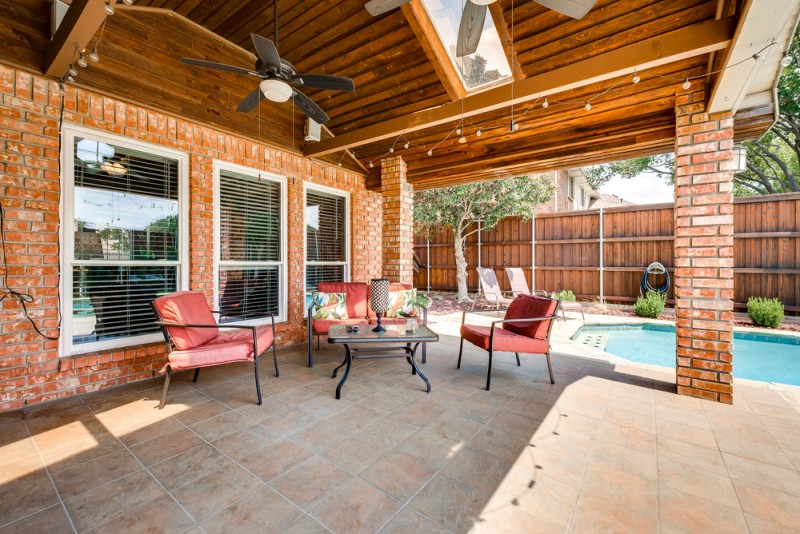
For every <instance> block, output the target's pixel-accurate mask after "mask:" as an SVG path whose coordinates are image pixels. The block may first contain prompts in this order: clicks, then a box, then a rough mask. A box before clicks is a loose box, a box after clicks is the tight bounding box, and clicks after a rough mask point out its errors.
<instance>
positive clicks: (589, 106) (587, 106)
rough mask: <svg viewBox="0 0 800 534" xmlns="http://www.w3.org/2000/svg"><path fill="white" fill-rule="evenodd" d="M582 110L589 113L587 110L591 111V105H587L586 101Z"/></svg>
mask: <svg viewBox="0 0 800 534" xmlns="http://www.w3.org/2000/svg"><path fill="white" fill-rule="evenodd" d="M583 109H585V110H586V111H589V110H591V109H592V105H591V104H590V103H589V101H588V100H587V101H586V105H585V106H583Z"/></svg>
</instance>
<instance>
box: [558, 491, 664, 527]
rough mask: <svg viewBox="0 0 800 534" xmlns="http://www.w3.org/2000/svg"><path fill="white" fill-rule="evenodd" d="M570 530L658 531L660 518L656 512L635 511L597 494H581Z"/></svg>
mask: <svg viewBox="0 0 800 534" xmlns="http://www.w3.org/2000/svg"><path fill="white" fill-rule="evenodd" d="M569 532H573V533H576V534H577V533H582V532H604V533H609V534H610V533H619V534H629V533H631V532H636V533H637V534H638V533H642V534H645V533H650V532H652V533H657V532H658V518H657V516H656V514H655V513H643V512H640V511H634V510H631V509H630V508H627V507H625V506H624V505H622V504H620V503H616V502H613V501H610V500H608V499H604V498H603V497H600V496H597V495H591V494H581V496H580V498H579V499H578V504H577V506H576V508H575V514H574V515H573V517H572V522H571V523H570V527H569Z"/></svg>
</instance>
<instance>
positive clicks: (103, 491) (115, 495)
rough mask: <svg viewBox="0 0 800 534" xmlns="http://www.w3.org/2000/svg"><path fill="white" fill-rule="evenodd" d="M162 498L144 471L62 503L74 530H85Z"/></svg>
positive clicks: (161, 493) (153, 481)
mask: <svg viewBox="0 0 800 534" xmlns="http://www.w3.org/2000/svg"><path fill="white" fill-rule="evenodd" d="M162 495H164V490H163V489H161V487H160V486H159V485H158V484H157V483H156V481H155V480H153V478H152V477H151V476H150V474H149V473H148V472H147V471H144V470H142V471H137V472H136V473H133V474H132V475H128V476H126V477H124V478H120V479H117V480H115V481H113V482H109V483H108V484H104V485H103V486H100V487H97V488H95V489H93V490H91V491H88V492H86V493H83V494H81V495H78V496H77V497H73V498H72V499H68V500H66V501H65V502H64V504H66V506H67V510H69V513H70V516H72V520H73V521H74V522H75V527H76V528H77V529H78V530H79V531H84V530H89V529H92V528H94V527H96V526H99V525H102V524H103V523H105V522H106V521H108V520H110V519H113V518H114V517H116V516H118V515H122V514H124V513H125V512H128V511H130V510H132V509H134V508H137V507H138V506H141V505H142V504H144V503H146V502H148V501H151V500H153V499H155V498H156V497H160V496H162Z"/></svg>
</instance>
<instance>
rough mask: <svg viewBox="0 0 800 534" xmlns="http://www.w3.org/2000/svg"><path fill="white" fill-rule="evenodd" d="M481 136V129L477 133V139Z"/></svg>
mask: <svg viewBox="0 0 800 534" xmlns="http://www.w3.org/2000/svg"><path fill="white" fill-rule="evenodd" d="M480 136H481V129H480V128H478V131H477V132H475V137H480Z"/></svg>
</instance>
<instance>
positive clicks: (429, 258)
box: [426, 237, 431, 293]
mask: <svg viewBox="0 0 800 534" xmlns="http://www.w3.org/2000/svg"><path fill="white" fill-rule="evenodd" d="M426 246H427V249H428V262H427V263H428V293H430V292H431V238H430V237H428V244H427V245H426Z"/></svg>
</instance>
